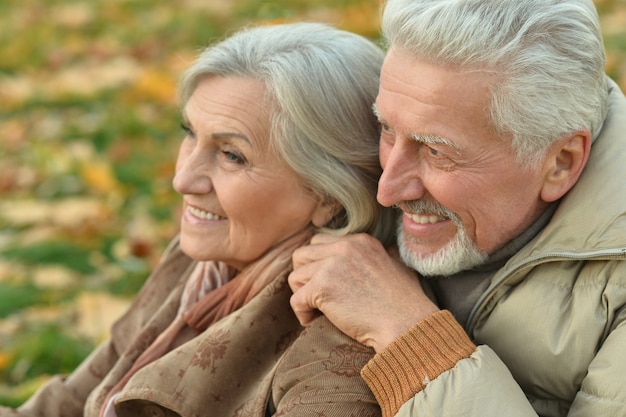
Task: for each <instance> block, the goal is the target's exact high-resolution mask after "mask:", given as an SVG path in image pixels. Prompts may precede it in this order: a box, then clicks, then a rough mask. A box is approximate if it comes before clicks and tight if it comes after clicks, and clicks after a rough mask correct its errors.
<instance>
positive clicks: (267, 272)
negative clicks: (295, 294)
mask: <svg viewBox="0 0 626 417" xmlns="http://www.w3.org/2000/svg"><path fill="white" fill-rule="evenodd" d="M312 235H313V230H312V229H311V228H307V229H305V230H303V231H301V232H299V233H297V234H296V235H294V236H292V237H290V238H288V239H286V240H285V241H283V242H281V243H279V244H277V245H276V246H274V247H273V248H271V249H269V250H268V251H267V252H266V253H265V254H264V255H263V256H262V257H260V258H259V259H257V260H256V261H254V262H252V263H250V264H249V265H247V266H246V267H245V268H244V269H242V270H241V272H239V274H237V271H235V270H234V269H233V268H230V267H229V266H227V265H226V264H224V263H223V262H216V261H202V262H198V263H197V264H196V267H195V268H194V270H193V272H192V273H191V275H190V276H189V280H188V281H187V284H186V285H185V289H184V291H183V294H182V296H181V301H180V306H179V309H178V313H177V314H176V318H174V320H173V321H172V322H171V323H170V325H169V326H168V327H167V328H166V329H165V330H164V331H163V333H161V334H160V335H159V336H158V337H157V338H156V339H155V341H154V342H152V344H151V345H150V346H149V347H148V349H146V350H145V351H144V352H143V353H142V354H141V355H140V356H139V357H138V358H137V360H136V361H135V363H134V364H133V366H132V367H131V368H130V369H129V370H128V372H126V374H125V375H124V376H123V377H122V379H121V380H120V381H119V382H118V383H117V384H116V385H115V386H114V387H113V388H112V389H111V391H110V392H109V394H108V396H107V398H106V399H105V401H104V402H103V404H102V407H101V409H100V416H101V417H115V416H116V414H115V408H114V407H113V401H114V400H115V397H116V396H117V394H119V392H120V391H121V390H122V389H123V388H124V386H125V385H126V383H127V382H128V381H129V380H130V378H131V377H132V376H133V375H134V374H135V373H137V371H139V370H140V369H141V368H143V367H144V366H146V365H147V364H149V363H151V362H153V361H155V360H156V359H158V358H160V357H161V356H163V355H165V354H166V353H167V352H169V351H170V350H172V349H173V348H174V347H175V346H174V342H175V341H176V338H177V337H178V336H179V335H180V333H181V331H182V330H184V329H185V328H187V327H189V328H191V329H194V330H195V331H196V332H197V333H198V334H199V333H201V332H203V331H204V330H206V329H207V328H208V327H209V326H211V325H212V324H213V323H215V322H217V321H218V320H220V319H221V318H222V317H225V316H227V315H229V314H230V313H232V312H233V311H236V310H237V309H239V308H241V307H242V306H243V305H245V304H246V303H247V302H248V301H250V300H251V299H252V298H254V297H255V296H256V295H257V294H258V293H259V292H260V291H261V290H262V289H263V288H264V287H265V286H266V285H268V284H269V283H270V282H272V281H273V280H274V279H275V278H277V277H278V276H280V275H281V274H284V275H286V274H288V273H289V272H290V271H291V270H292V264H291V255H292V254H293V251H294V250H296V249H297V248H298V247H300V246H302V245H304V244H305V243H307V242H308V241H309V240H310V239H311V236H312Z"/></svg>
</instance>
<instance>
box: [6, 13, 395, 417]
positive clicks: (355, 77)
mask: <svg viewBox="0 0 626 417" xmlns="http://www.w3.org/2000/svg"><path fill="white" fill-rule="evenodd" d="M382 59H383V54H382V52H381V50H380V49H379V48H378V47H376V46H375V45H374V44H373V43H371V42H369V41H367V40H366V39H364V38H362V37H360V36H357V35H354V34H350V33H347V32H343V31H340V30H337V29H333V28H330V27H328V26H325V25H321V24H314V23H300V24H286V25H277V26H268V27H257V28H253V29H248V30H244V31H241V32H239V33H237V34H235V35H234V36H232V37H230V38H229V39H226V40H224V41H222V42H220V43H218V44H216V45H214V46H212V47H210V48H208V49H206V50H205V51H204V52H203V53H202V54H201V55H200V57H199V58H198V59H197V61H196V62H195V64H193V65H192V66H191V68H189V69H188V70H187V72H186V73H185V74H184V76H183V77H182V80H181V84H180V89H179V92H180V97H179V98H180V102H181V106H182V114H183V120H184V122H183V124H182V127H183V130H184V134H185V137H184V139H183V141H182V144H181V147H180V153H179V155H178V161H177V165H176V176H175V178H174V188H175V189H176V190H177V191H178V192H179V193H180V194H181V195H182V197H183V214H182V220H181V231H180V235H179V237H178V238H176V239H175V240H174V241H173V242H172V243H171V245H170V247H169V248H168V250H167V251H166V253H165V255H164V257H163V260H162V262H161V264H160V265H159V266H158V267H157V269H156V270H155V271H154V272H153V274H152V275H151V276H150V278H149V279H148V281H147V282H146V284H145V285H144V288H143V289H142V290H141V292H140V293H139V295H138V297H137V299H136V300H135V301H134V303H133V304H132V306H131V307H130V309H129V311H128V312H127V313H126V314H125V315H124V316H123V317H122V318H121V319H120V320H119V321H117V323H116V324H115V325H114V326H113V328H112V330H111V335H112V337H111V339H110V340H109V341H107V342H106V343H104V344H103V345H102V346H100V347H99V348H98V349H97V350H96V351H95V352H93V354H92V355H91V356H90V357H89V358H88V359H87V360H86V361H85V362H84V363H83V364H82V365H81V366H80V367H79V368H78V369H77V370H76V371H75V372H74V373H73V374H71V375H69V376H68V377H65V378H63V377H55V378H53V379H52V380H51V381H49V382H48V383H47V384H46V385H45V386H44V387H43V388H42V389H41V390H40V391H39V392H38V393H37V394H36V395H35V396H34V397H33V398H31V399H30V400H29V401H28V402H27V403H26V404H24V405H23V406H22V407H21V408H20V409H19V410H17V411H14V410H7V409H5V411H4V412H1V411H0V414H2V415H7V414H10V415H22V416H43V415H45V416H52V417H54V416H82V415H85V416H107V417H109V416H119V417H122V416H140V415H149V416H158V415H180V416H212V417H216V416H228V417H232V416H266V415H281V416H283V415H284V416H305V415H306V416H313V415H324V416H347V415H360V416H373V415H378V414H379V413H380V410H379V407H378V405H377V404H376V402H375V400H374V397H373V395H372V394H371V392H370V391H369V389H368V388H367V386H366V385H365V383H364V382H363V381H362V380H361V378H360V375H359V371H360V369H361V367H362V366H363V365H364V364H365V363H366V362H367V360H368V359H369V358H370V357H371V355H372V354H373V351H372V350H370V349H369V348H366V347H365V346H363V345H360V344H358V343H357V342H355V341H354V340H352V339H350V338H349V337H347V336H345V335H344V334H342V333H341V332H340V331H339V330H337V329H336V328H335V327H334V326H333V325H332V324H331V323H330V322H329V321H328V320H327V319H326V318H325V317H323V316H320V317H319V318H317V319H316V320H314V321H313V322H312V323H311V324H310V325H309V326H307V327H306V328H303V327H301V326H300V324H299V323H298V320H297V319H296V317H295V315H294V313H293V312H292V310H291V308H290V305H289V300H290V296H291V292H290V290H289V287H288V285H287V276H288V274H289V273H290V271H291V269H292V261H291V255H292V253H293V251H294V250H295V249H296V248H297V247H299V246H302V245H303V244H306V243H307V242H308V241H309V239H310V238H311V236H312V235H313V234H314V233H315V232H316V231H324V232H327V233H328V232H330V233H336V234H346V233H352V232H367V233H371V234H373V235H374V236H376V237H377V238H378V239H379V240H380V241H381V242H382V244H386V243H388V242H389V241H390V240H391V234H392V229H393V224H394V222H393V221H392V219H391V216H393V214H392V213H391V212H390V211H388V210H386V209H383V208H381V207H380V206H379V205H378V204H377V203H376V199H375V193H376V185H377V180H378V177H379V174H380V167H379V163H378V156H377V155H378V152H377V151H378V123H377V121H376V118H375V117H374V116H373V114H372V112H371V109H370V108H371V105H372V103H373V101H374V99H375V96H376V93H377V88H378V87H377V86H378V76H379V68H380V66H381V62H382ZM337 279H341V274H340V272H339V271H338V274H337ZM14 413H15V414H14Z"/></svg>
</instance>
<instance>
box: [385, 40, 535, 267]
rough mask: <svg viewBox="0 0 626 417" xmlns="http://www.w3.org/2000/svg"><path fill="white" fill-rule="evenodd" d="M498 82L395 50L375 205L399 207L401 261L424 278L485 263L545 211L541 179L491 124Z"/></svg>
mask: <svg viewBox="0 0 626 417" xmlns="http://www.w3.org/2000/svg"><path fill="white" fill-rule="evenodd" d="M494 77H495V76H494V75H493V74H491V73H488V72H483V71H475V72H470V71H460V70H458V69H456V68H451V67H446V66H441V65H434V64H431V63H428V62H425V61H422V60H420V59H419V58H418V57H415V56H414V55H412V54H410V53H408V52H406V51H403V50H400V49H394V48H392V49H391V50H390V52H389V53H388V55H387V57H386V59H385V62H384V65H383V69H382V74H381V84H380V90H379V94H378V97H377V99H376V104H375V110H376V112H377V114H378V117H379V120H380V123H381V126H382V129H381V130H382V133H381V139H380V162H381V165H382V167H383V170H384V171H383V174H382V176H381V178H380V182H379V188H378V201H379V202H380V203H381V204H383V205H384V206H391V205H394V204H395V205H398V206H399V207H400V209H401V210H402V212H403V215H402V218H401V227H400V229H401V233H400V237H399V244H400V246H401V248H402V251H403V253H404V255H403V256H404V258H405V261H407V263H409V264H410V265H412V266H413V267H414V268H415V269H417V270H418V271H419V272H421V273H422V274H424V275H441V274H451V273H454V272H458V271H459V270H463V269H468V268H471V267H472V266H475V265H477V264H480V263H481V262H483V261H484V259H485V257H486V255H487V254H491V253H493V252H495V251H496V250H497V249H499V248H501V247H502V246H503V245H504V244H505V243H507V242H508V241H509V240H511V239H512V238H514V237H516V236H517V235H519V234H520V233H521V232H522V231H524V230H525V229H526V228H527V227H529V226H530V224H532V222H533V221H534V220H535V219H536V218H537V217H538V215H539V214H540V213H541V212H542V210H544V209H545V206H546V203H545V202H543V201H542V200H541V198H540V193H541V188H542V183H543V176H544V174H542V171H541V170H532V169H528V168H524V167H523V166H522V165H521V164H520V163H518V162H517V160H516V158H515V154H514V152H513V150H512V149H511V147H510V140H509V138H507V137H502V136H499V135H498V134H496V132H495V131H494V128H493V126H492V124H491V122H490V117H489V104H490V103H489V99H490V86H491V84H492V83H493V82H494V81H495V78H494Z"/></svg>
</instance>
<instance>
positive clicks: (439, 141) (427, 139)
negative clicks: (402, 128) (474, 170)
mask: <svg viewBox="0 0 626 417" xmlns="http://www.w3.org/2000/svg"><path fill="white" fill-rule="evenodd" d="M409 136H410V137H411V138H412V139H413V140H415V141H416V142H420V143H426V144H429V145H444V146H448V147H450V148H452V149H454V150H455V151H456V152H461V148H460V147H459V145H457V144H456V143H454V142H452V141H450V140H448V139H446V138H442V137H441V136H435V135H420V134H417V133H410V134H409Z"/></svg>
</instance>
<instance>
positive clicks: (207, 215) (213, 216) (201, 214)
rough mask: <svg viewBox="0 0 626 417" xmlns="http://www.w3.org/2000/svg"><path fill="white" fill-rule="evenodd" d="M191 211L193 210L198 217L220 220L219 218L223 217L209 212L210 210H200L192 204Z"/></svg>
mask: <svg viewBox="0 0 626 417" xmlns="http://www.w3.org/2000/svg"><path fill="white" fill-rule="evenodd" d="M189 211H190V212H191V214H193V215H194V216H196V217H198V218H200V219H205V220H219V219H221V218H222V217H220V216H218V215H217V214H213V213H209V212H208V211H204V210H200V209H198V208H195V207H191V206H189Z"/></svg>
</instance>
